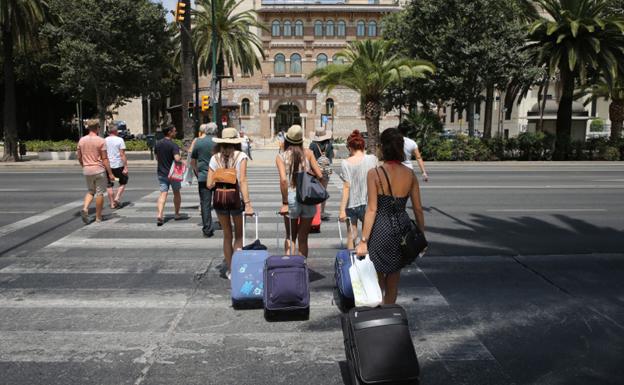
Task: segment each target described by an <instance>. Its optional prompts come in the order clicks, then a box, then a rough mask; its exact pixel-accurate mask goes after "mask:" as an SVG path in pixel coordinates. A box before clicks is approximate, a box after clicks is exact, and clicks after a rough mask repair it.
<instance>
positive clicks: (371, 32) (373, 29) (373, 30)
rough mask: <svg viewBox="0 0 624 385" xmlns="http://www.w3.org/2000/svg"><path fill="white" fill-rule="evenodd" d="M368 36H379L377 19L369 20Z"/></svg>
mask: <svg viewBox="0 0 624 385" xmlns="http://www.w3.org/2000/svg"><path fill="white" fill-rule="evenodd" d="M368 36H371V37H374V36H377V23H376V22H375V21H369V22H368Z"/></svg>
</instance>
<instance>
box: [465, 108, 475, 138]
mask: <svg viewBox="0 0 624 385" xmlns="http://www.w3.org/2000/svg"><path fill="white" fill-rule="evenodd" d="M474 118H475V102H474V101H472V102H470V103H468V109H467V110H466V119H467V120H468V136H469V137H471V138H473V137H474V136H475V119H474Z"/></svg>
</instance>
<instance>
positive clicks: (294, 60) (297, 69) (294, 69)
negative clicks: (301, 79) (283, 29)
mask: <svg viewBox="0 0 624 385" xmlns="http://www.w3.org/2000/svg"><path fill="white" fill-rule="evenodd" d="M290 73H291V74H300V73H301V55H299V54H298V53H294V54H292V55H291V56H290Z"/></svg>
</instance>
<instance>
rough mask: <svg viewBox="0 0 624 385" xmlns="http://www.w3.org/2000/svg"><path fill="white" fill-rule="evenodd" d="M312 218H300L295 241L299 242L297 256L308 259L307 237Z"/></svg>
mask: <svg viewBox="0 0 624 385" xmlns="http://www.w3.org/2000/svg"><path fill="white" fill-rule="evenodd" d="M311 225H312V218H301V223H300V224H299V229H297V239H298V240H299V255H303V256H304V257H306V258H307V257H308V235H309V234H310V226H311Z"/></svg>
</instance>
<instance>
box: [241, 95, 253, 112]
mask: <svg viewBox="0 0 624 385" xmlns="http://www.w3.org/2000/svg"><path fill="white" fill-rule="evenodd" d="M249 115H251V114H250V113H249V99H247V98H245V99H243V100H242V101H241V116H249Z"/></svg>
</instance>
